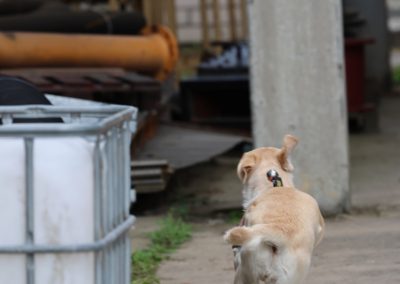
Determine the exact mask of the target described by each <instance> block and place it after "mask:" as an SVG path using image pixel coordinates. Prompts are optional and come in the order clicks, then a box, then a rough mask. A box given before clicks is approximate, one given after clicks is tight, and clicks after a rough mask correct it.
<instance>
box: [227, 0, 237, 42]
mask: <svg viewBox="0 0 400 284" xmlns="http://www.w3.org/2000/svg"><path fill="white" fill-rule="evenodd" d="M228 14H229V27H230V35H231V38H230V40H231V41H237V39H238V36H237V22H236V4H235V0H228Z"/></svg>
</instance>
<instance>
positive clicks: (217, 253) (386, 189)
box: [158, 97, 400, 284]
mask: <svg viewBox="0 0 400 284" xmlns="http://www.w3.org/2000/svg"><path fill="white" fill-rule="evenodd" d="M398 109H400V99H399V98H398V97H397V98H396V97H393V98H386V99H385V100H384V101H383V103H382V105H381V114H382V117H381V121H383V122H384V125H383V126H384V127H382V129H381V132H380V133H377V134H366V135H358V136H353V137H352V138H351V139H350V145H351V171H350V172H351V185H352V186H351V188H352V196H353V205H354V208H355V209H356V210H355V212H354V213H353V215H343V216H339V217H337V218H335V219H330V220H327V226H326V234H325V238H324V240H323V241H322V243H321V245H320V246H319V247H318V248H317V249H316V251H315V256H314V258H313V262H312V267H311V270H310V274H309V276H308V279H307V281H306V283H307V284H317V283H320V284H338V283H351V284H376V283H384V284H398V283H400V221H399V220H400V172H399V169H400V147H399V145H400V129H399V127H398V121H400V113H399V112H398ZM203 167H204V166H203ZM216 170H217V167H215V166H213V168H212V175H211V177H213V179H216V180H218V184H219V185H218V186H216V184H217V183H215V182H213V179H210V176H209V175H206V173H207V170H206V169H204V168H203V169H202V171H198V170H196V169H192V172H194V173H196V174H197V175H198V177H197V180H196V177H195V176H191V177H190V180H191V182H192V183H193V184H194V185H197V186H196V187H193V188H195V190H194V192H200V194H201V192H202V193H206V194H205V195H206V196H212V195H213V194H212V193H213V192H214V193H215V192H216V193H218V194H217V196H218V198H217V199H216V200H215V201H214V202H213V198H209V199H208V200H207V202H211V203H212V204H223V203H224V200H225V197H228V199H227V200H229V201H230V202H229V203H234V202H238V201H237V196H236V197H235V198H234V199H232V197H233V195H235V194H237V193H238V191H236V189H235V190H232V188H231V184H233V181H234V182H236V181H235V180H234V167H232V170H224V172H225V173H226V174H220V172H216ZM202 172H204V175H203V174H202ZM224 178H226V180H227V182H228V183H227V184H228V185H229V186H226V187H225V190H224V181H223V179H224ZM200 181H201V182H203V184H200ZM204 181H209V183H210V184H209V185H207V184H206V183H204ZM199 185H201V186H200V187H199ZM232 187H234V186H233V185H232ZM184 188H191V184H189V183H185V186H184ZM224 191H225V193H224ZM214 199H215V198H214ZM239 202H240V201H239ZM205 206H208V207H212V205H209V204H208V203H206V205H203V207H205ZM229 227H230V225H227V224H225V223H223V222H222V223H221V222H218V220H214V221H213V222H203V223H201V224H197V225H196V226H195V230H194V233H193V239H192V240H191V241H190V242H188V243H186V244H185V245H184V246H183V247H182V248H180V249H179V250H178V251H177V252H176V253H174V254H173V255H172V256H171V258H170V259H169V260H167V261H165V262H163V263H162V265H161V267H160V268H159V270H158V276H159V278H160V279H161V284H214V283H215V284H217V283H218V284H223V283H232V280H233V267H232V252H231V250H230V248H229V246H228V245H227V244H225V243H224V242H223V240H222V234H223V232H224V231H225V230H226V229H227V228H229Z"/></svg>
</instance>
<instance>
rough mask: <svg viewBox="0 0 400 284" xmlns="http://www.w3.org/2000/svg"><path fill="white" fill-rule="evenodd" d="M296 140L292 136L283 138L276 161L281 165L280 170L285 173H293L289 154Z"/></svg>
mask: <svg viewBox="0 0 400 284" xmlns="http://www.w3.org/2000/svg"><path fill="white" fill-rule="evenodd" d="M297 142H298V139H297V138H296V137H294V136H292V135H289V134H288V135H285V137H284V138H283V145H282V148H281V150H280V151H279V154H278V161H279V163H280V164H281V167H282V169H284V170H285V171H288V172H291V171H293V165H292V163H291V162H290V154H291V153H292V151H293V149H294V148H295V147H296V145H297Z"/></svg>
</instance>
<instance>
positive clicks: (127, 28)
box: [0, 0, 146, 35]
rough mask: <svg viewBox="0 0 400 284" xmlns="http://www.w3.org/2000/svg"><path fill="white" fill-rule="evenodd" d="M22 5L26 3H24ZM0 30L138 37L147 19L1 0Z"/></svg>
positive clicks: (130, 15) (64, 5)
mask: <svg viewBox="0 0 400 284" xmlns="http://www.w3.org/2000/svg"><path fill="white" fill-rule="evenodd" d="M24 2H25V1H24ZM0 16H1V17H0V30H1V31H29V32H57V33H58V32H59V33H84V34H130V35H136V34H139V32H140V30H141V29H143V28H144V27H145V25H146V20H145V18H144V17H143V15H142V14H141V13H139V12H135V11H132V12H113V13H100V12H96V11H89V10H88V11H72V10H70V9H69V6H68V5H66V4H63V3H61V2H45V3H41V2H40V1H32V0H31V1H28V2H27V3H26V5H25V4H24V5H22V4H21V3H20V2H18V1H17V2H14V1H10V0H8V1H5V2H1V1H0Z"/></svg>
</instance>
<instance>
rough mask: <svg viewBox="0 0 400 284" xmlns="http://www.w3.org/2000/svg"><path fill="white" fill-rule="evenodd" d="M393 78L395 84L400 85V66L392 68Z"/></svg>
mask: <svg viewBox="0 0 400 284" xmlns="http://www.w3.org/2000/svg"><path fill="white" fill-rule="evenodd" d="M392 80H393V84H394V85H400V66H397V67H395V68H394V69H393V70H392Z"/></svg>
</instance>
